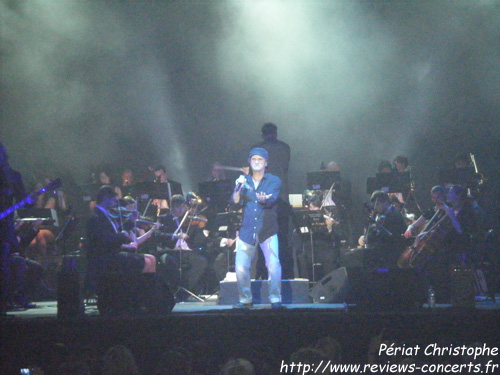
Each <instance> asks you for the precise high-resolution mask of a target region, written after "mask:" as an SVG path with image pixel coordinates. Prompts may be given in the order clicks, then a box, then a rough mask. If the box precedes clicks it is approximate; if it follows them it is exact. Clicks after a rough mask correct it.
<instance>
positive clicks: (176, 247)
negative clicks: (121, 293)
mask: <svg viewBox="0 0 500 375" xmlns="http://www.w3.org/2000/svg"><path fill="white" fill-rule="evenodd" d="M189 216H190V212H189V207H188V204H187V203H186V199H185V198H184V196H182V195H180V194H176V195H174V196H172V200H171V211H170V212H169V213H168V214H166V215H162V216H160V217H159V221H160V223H161V224H163V227H162V229H161V231H160V233H159V236H158V238H159V241H160V243H161V244H162V245H163V246H164V247H165V248H166V250H167V253H166V254H163V255H162V256H161V257H160V265H161V269H162V272H163V273H164V276H165V279H166V280H167V282H168V283H169V284H170V286H171V287H174V288H177V287H178V286H180V285H185V286H186V288H187V289H188V290H189V291H191V292H195V291H196V287H197V284H198V281H199V279H200V277H201V276H202V275H203V273H204V272H205V269H206V267H207V260H206V258H205V257H204V256H203V255H202V254H200V252H199V250H200V249H201V248H202V247H203V246H205V244H206V241H207V240H208V236H207V235H206V234H205V233H204V232H203V230H202V229H201V228H199V227H198V226H196V225H193V223H192V221H193V219H192V217H189ZM169 250H170V251H169ZM181 272H182V279H181ZM178 297H179V295H178ZM182 297H185V296H181V298H180V299H182Z"/></svg>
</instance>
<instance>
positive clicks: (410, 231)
mask: <svg viewBox="0 0 500 375" xmlns="http://www.w3.org/2000/svg"><path fill="white" fill-rule="evenodd" d="M431 200H432V203H434V207H433V208H430V209H428V210H426V211H424V212H423V213H422V215H421V216H420V217H419V218H418V219H417V220H416V221H415V222H413V223H411V224H409V225H408V228H407V229H406V231H405V234H404V236H405V238H410V237H414V236H416V235H417V234H418V233H419V232H420V230H421V229H422V228H423V227H424V225H425V224H426V223H429V220H431V219H432V218H433V217H434V215H435V214H436V212H438V211H439V210H442V207H443V203H444V202H446V189H445V188H444V187H443V186H441V185H436V186H434V187H433V188H432V189H431ZM442 215H444V211H440V213H439V214H438V215H437V216H436V217H435V218H434V222H435V221H437V220H439V219H440V218H441V216H442ZM429 224H430V225H427V226H428V227H430V226H431V225H432V224H433V222H431V223H429Z"/></svg>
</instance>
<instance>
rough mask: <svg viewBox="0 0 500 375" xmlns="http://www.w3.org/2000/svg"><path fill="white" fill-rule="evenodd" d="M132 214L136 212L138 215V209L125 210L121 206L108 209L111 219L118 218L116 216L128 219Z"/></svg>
mask: <svg viewBox="0 0 500 375" xmlns="http://www.w3.org/2000/svg"><path fill="white" fill-rule="evenodd" d="M134 214H137V215H139V211H136V210H127V209H125V208H123V207H121V208H112V209H111V210H109V216H110V217H112V218H113V219H118V218H120V217H121V218H122V219H128V218H129V217H130V216H132V215H134Z"/></svg>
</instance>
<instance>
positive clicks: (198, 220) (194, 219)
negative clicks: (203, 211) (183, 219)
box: [188, 215, 208, 228]
mask: <svg viewBox="0 0 500 375" xmlns="http://www.w3.org/2000/svg"><path fill="white" fill-rule="evenodd" d="M188 218H189V219H190V220H191V225H194V226H197V227H198V228H205V227H206V226H207V222H208V219H207V218H206V217H205V216H203V215H195V216H191V215H190V216H188Z"/></svg>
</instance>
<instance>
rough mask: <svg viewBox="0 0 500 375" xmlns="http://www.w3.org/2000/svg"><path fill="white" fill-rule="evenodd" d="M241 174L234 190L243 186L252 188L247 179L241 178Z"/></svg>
mask: <svg viewBox="0 0 500 375" xmlns="http://www.w3.org/2000/svg"><path fill="white" fill-rule="evenodd" d="M240 178H241V176H240V177H239V178H238V179H237V180H236V186H235V188H234V190H240V189H241V187H242V186H243V187H245V188H247V189H250V185H248V182H247V180H246V179H244V182H243V181H242V180H243V179H240Z"/></svg>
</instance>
